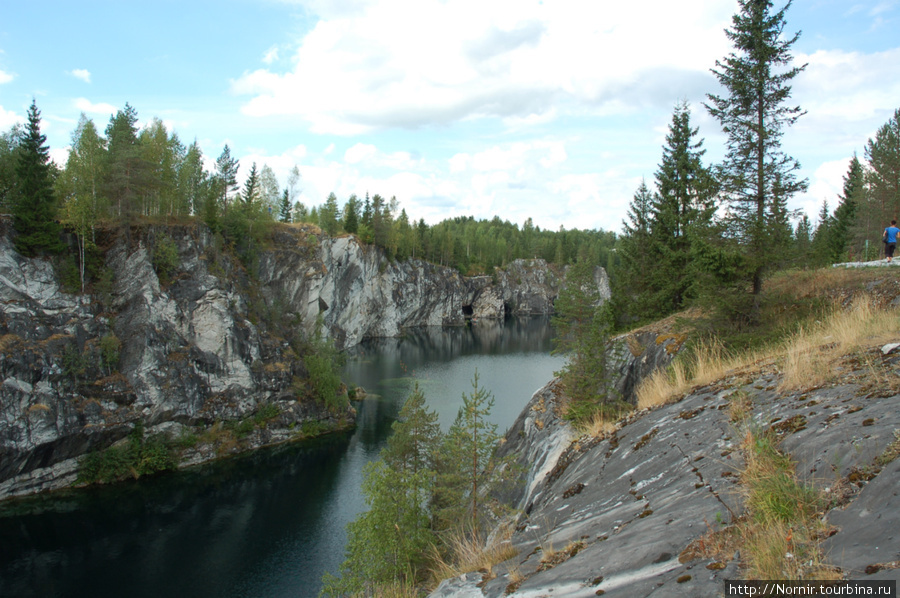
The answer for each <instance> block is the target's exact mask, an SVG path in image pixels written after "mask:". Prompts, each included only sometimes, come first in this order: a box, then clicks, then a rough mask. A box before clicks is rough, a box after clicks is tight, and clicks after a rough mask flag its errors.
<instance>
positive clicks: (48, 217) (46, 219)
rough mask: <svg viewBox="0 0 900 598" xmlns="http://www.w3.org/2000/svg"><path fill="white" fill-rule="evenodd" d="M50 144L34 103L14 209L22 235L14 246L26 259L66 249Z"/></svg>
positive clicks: (20, 160) (18, 170)
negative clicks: (57, 203) (61, 227)
mask: <svg viewBox="0 0 900 598" xmlns="http://www.w3.org/2000/svg"><path fill="white" fill-rule="evenodd" d="M46 141H47V137H46V136H45V135H43V134H42V133H41V113H40V111H39V110H38V109H37V105H36V104H35V102H34V101H32V102H31V106H30V107H29V108H28V123H27V124H26V125H25V132H24V134H23V135H22V138H21V140H20V147H19V151H18V163H17V164H16V170H15V173H16V179H17V180H16V202H15V204H14V206H13V226H14V227H15V229H16V233H18V234H17V235H16V237H15V240H14V243H15V246H16V250H17V251H18V252H19V253H21V254H22V255H26V256H34V255H36V254H38V253H42V252H46V253H58V252H59V251H61V250H62V248H63V245H62V243H61V242H60V240H59V233H60V227H59V223H58V222H57V221H56V204H55V202H56V200H55V196H54V192H53V178H54V174H55V173H54V171H53V165H52V163H51V162H50V148H49V147H48V146H46V145H45V143H46Z"/></svg>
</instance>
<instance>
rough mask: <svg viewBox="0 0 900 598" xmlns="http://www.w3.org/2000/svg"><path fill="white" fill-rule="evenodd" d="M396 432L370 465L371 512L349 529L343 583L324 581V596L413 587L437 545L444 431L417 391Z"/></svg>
mask: <svg viewBox="0 0 900 598" xmlns="http://www.w3.org/2000/svg"><path fill="white" fill-rule="evenodd" d="M392 427H393V430H394V433H393V434H392V435H391V437H390V438H389V439H388V442H387V446H386V447H385V448H384V449H382V451H381V458H380V459H379V460H378V461H375V462H372V463H369V464H367V465H366V468H365V471H364V475H365V479H364V481H363V495H364V496H365V499H366V505H367V506H368V507H369V509H368V511H366V512H364V513H362V514H361V515H359V516H358V517H357V518H356V519H355V520H354V521H353V522H352V523H350V525H348V526H347V535H348V541H347V548H346V553H345V560H344V562H343V564H342V565H341V568H340V577H333V576H330V575H326V576H325V578H324V579H323V585H324V587H323V590H322V595H323V596H347V595H355V594H362V595H371V594H372V592H373V591H375V588H376V587H378V586H384V585H390V584H392V583H394V582H395V581H398V580H404V581H407V582H409V581H413V582H414V581H415V580H416V579H417V577H419V575H420V573H419V572H420V571H421V570H422V568H423V567H424V566H425V565H426V564H427V563H426V558H427V555H428V553H429V548H430V547H431V546H433V545H434V544H435V543H436V542H437V536H436V534H435V532H434V531H433V530H432V528H431V525H430V517H429V513H430V511H429V498H430V496H431V490H432V484H433V480H434V475H435V471H434V467H435V463H434V458H435V453H436V449H437V447H438V446H439V442H440V429H439V428H438V425H437V414H436V413H435V412H433V411H430V410H428V409H427V408H426V407H425V397H424V395H423V394H422V391H421V390H420V389H419V387H418V385H416V387H415V389H414V390H413V392H412V394H411V395H410V396H409V398H407V400H406V402H405V403H404V405H403V408H402V410H401V411H400V417H399V419H398V420H397V421H396V422H394V424H393V426H392Z"/></svg>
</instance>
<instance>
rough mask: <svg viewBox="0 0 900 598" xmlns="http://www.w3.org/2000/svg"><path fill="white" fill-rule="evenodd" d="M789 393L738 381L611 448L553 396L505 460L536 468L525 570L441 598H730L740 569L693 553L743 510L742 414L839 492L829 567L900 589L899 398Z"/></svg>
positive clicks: (515, 433)
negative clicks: (897, 583) (563, 411)
mask: <svg viewBox="0 0 900 598" xmlns="http://www.w3.org/2000/svg"><path fill="white" fill-rule="evenodd" d="M657 338H659V337H657ZM677 341H678V339H677V338H674V339H666V340H665V341H664V342H662V343H660V344H657V343H656V340H655V339H652V338H651V337H648V338H647V339H646V340H645V341H644V342H643V343H642V346H643V347H644V348H645V350H646V351H647V353H645V354H644V355H645V357H646V358H647V362H646V363H649V362H650V361H652V360H653V359H654V358H657V357H658V358H661V359H665V358H664V357H663V355H662V354H661V353H663V354H670V351H666V350H665V349H663V350H660V349H659V347H670V348H672V349H674V347H672V345H671V343H672V342H676V343H677ZM635 352H637V351H635ZM871 353H872V354H871V358H872V359H882V358H884V356H882V355H881V352H880V351H873V352H871ZM653 354H656V355H655V356H654V355H653ZM892 355H893V357H887V358H886V359H887V360H888V361H887V363H889V367H891V368H892V369H893V373H894V374H898V373H900V357H898V356H897V354H896V353H892ZM640 359H641V358H640V357H639V358H637V361H640ZM625 361H626V362H628V361H631V363H630V364H628V363H625V364H624V369H622V370H620V371H631V372H634V371H636V368H635V367H633V366H635V362H634V360H628V359H626V360H625ZM859 367H861V368H864V367H865V366H863V365H861V366H859ZM779 381H780V374H779V372H778V371H777V369H776V368H775V367H774V366H767V367H762V368H761V369H760V370H758V371H757V372H756V373H755V374H753V375H752V376H748V375H747V374H746V373H745V374H742V375H739V376H734V377H732V378H726V379H724V380H720V381H719V382H717V383H715V384H714V385H712V386H708V387H701V388H696V389H694V390H693V391H692V392H690V393H689V394H688V395H687V396H685V397H684V398H683V399H682V400H681V401H679V402H677V403H673V404H668V405H665V406H662V407H659V408H657V409H654V410H650V411H645V412H642V413H638V414H636V415H634V416H632V417H630V418H629V419H627V420H626V421H625V422H624V423H622V424H621V425H620V427H619V428H618V429H617V430H616V431H615V432H614V433H612V434H610V435H608V436H606V437H600V438H591V437H578V435H577V434H576V433H575V432H574V431H573V430H572V429H571V428H570V427H569V426H568V425H567V424H566V423H565V422H564V421H562V420H560V419H559V417H558V415H557V413H558V409H559V400H560V399H559V396H558V392H557V389H556V385H555V383H553V382H552V383H550V384H549V385H548V386H547V387H545V388H544V389H542V390H540V391H538V392H537V393H536V394H535V396H534V397H533V398H532V400H531V402H530V403H529V404H528V405H527V406H526V408H525V411H524V412H523V413H522V415H521V416H520V418H519V421H518V422H517V423H516V424H515V426H514V427H513V428H512V429H511V430H510V433H509V434H508V436H507V441H506V444H507V445H508V446H504V450H505V451H506V452H507V453H508V454H511V455H521V462H522V463H524V464H527V465H529V466H530V469H529V471H528V475H527V477H526V479H525V483H524V484H523V486H522V487H521V488H520V490H519V492H520V493H519V494H518V495H517V496H516V497H513V498H518V505H519V509H520V511H521V515H520V516H519V518H518V520H517V522H516V524H517V527H516V531H515V532H514V533H513V536H512V539H511V542H512V544H513V545H514V546H515V548H516V549H517V551H518V555H519V556H517V557H515V558H513V559H510V560H509V561H507V562H505V563H503V564H501V565H499V566H496V567H494V570H493V573H494V574H496V576H495V577H492V578H490V579H488V578H484V577H483V576H482V575H481V574H478V573H470V574H467V575H463V576H460V577H457V578H454V579H451V580H446V581H445V582H444V583H442V585H441V586H440V587H439V588H438V590H436V591H435V592H434V593H433V594H432V596H435V597H437V596H441V597H449V596H467V597H472V596H476V597H483V596H489V597H500V596H504V595H511V596H523V597H537V596H569V597H579V596H583V597H585V598H586V597H588V596H595V595H599V594H601V593H602V594H603V595H604V596H622V597H641V596H718V595H725V586H724V580H726V579H738V578H740V571H739V562H738V559H737V555H735V557H734V558H731V559H726V560H725V561H724V562H715V563H714V562H713V561H712V558H711V557H710V558H705V559H704V558H702V557H699V556H697V555H696V553H692V552H685V549H686V548H687V547H688V546H689V545H690V544H691V543H692V542H693V541H695V540H697V539H698V538H700V537H701V536H702V535H703V534H704V533H706V532H707V531H709V530H711V529H721V528H722V527H723V526H724V525H725V524H727V523H728V522H730V521H732V519H733V517H735V516H736V515H739V514H740V513H741V512H742V510H743V503H742V500H743V499H742V494H741V491H740V488H739V483H738V481H739V472H740V470H741V468H742V465H743V460H742V457H741V452H740V450H739V447H740V443H741V441H742V437H741V432H740V430H739V426H738V425H737V424H736V423H735V422H734V421H732V420H733V417H734V412H733V411H732V409H733V407H732V403H733V402H734V401H735V400H739V401H741V404H742V405H745V409H748V410H749V414H750V417H751V418H752V421H755V422H757V423H758V425H759V426H761V427H762V428H763V429H764V428H770V429H771V431H772V432H773V433H775V434H777V435H778V437H779V438H780V439H781V442H780V448H781V450H783V451H785V452H787V453H789V454H790V455H791V456H792V458H793V459H794V460H795V462H796V464H797V465H796V470H797V472H798V474H799V476H800V477H801V479H803V480H804V481H806V482H809V483H813V484H815V485H817V486H819V487H820V488H829V489H831V490H832V492H834V490H835V489H837V488H839V489H841V492H840V495H839V496H837V497H836V496H835V495H834V494H832V495H831V496H832V497H833V498H834V499H835V500H834V502H836V503H839V504H840V505H841V506H839V507H836V508H831V510H830V512H828V513H827V520H828V522H829V523H830V524H831V525H833V526H835V527H834V529H835V530H836V533H835V534H834V535H833V536H832V537H830V538H829V539H828V540H827V541H826V542H825V550H826V559H827V560H828V561H829V562H830V563H831V564H833V565H835V566H837V567H839V568H840V569H841V570H842V571H843V573H844V574H845V576H846V577H848V578H850V579H861V578H864V579H872V580H876V579H881V580H892V579H897V571H896V568H897V563H898V561H900V535H898V533H897V529H898V527H897V526H898V522H900V521H898V515H897V513H898V512H900V510H898V508H900V476H898V475H897V474H898V472H900V470H898V463H900V459H896V458H895V459H894V460H893V461H890V462H888V463H887V464H886V465H884V466H883V468H882V467H881V463H883V462H884V460H885V457H884V455H893V454H895V453H896V452H900V412H898V410H897V405H898V402H900V394H897V386H896V385H894V386H893V390H891V389H890V388H888V387H886V386H885V385H883V384H882V385H872V384H870V383H868V382H865V381H864V382H862V383H857V382H855V381H854V375H853V373H852V372H851V373H849V375H848V376H846V377H844V378H842V380H841V381H840V382H838V383H836V384H835V385H833V386H829V387H823V388H818V389H812V390H807V391H804V392H795V393H781V392H779V391H778V390H777V387H778V383H779ZM621 386H627V384H624V383H623V384H621ZM880 455H881V461H879V459H878V458H879V456H880ZM879 470H880V473H879ZM876 474H877V475H876ZM838 498H839V499H840V500H838Z"/></svg>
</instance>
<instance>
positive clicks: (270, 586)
mask: <svg viewBox="0 0 900 598" xmlns="http://www.w3.org/2000/svg"><path fill="white" fill-rule="evenodd" d="M550 339H551V331H550V327H549V326H548V324H547V321H546V320H544V319H521V320H509V321H507V322H505V323H504V324H497V323H492V322H479V323H478V324H477V325H475V326H474V327H472V328H453V329H440V328H435V329H421V330H415V331H412V332H410V333H409V334H408V335H407V336H406V337H404V338H402V339H382V340H377V341H370V342H366V343H364V344H363V345H361V346H359V347H357V348H356V349H355V350H354V351H352V352H351V354H350V355H349V356H348V362H347V365H346V367H345V374H344V377H345V379H346V380H348V381H350V382H353V383H355V384H359V385H362V386H363V387H365V388H366V389H368V391H369V392H370V396H369V398H367V399H366V400H364V401H361V402H359V403H358V404H357V405H356V408H357V410H358V427H357V429H356V430H355V431H354V432H352V433H347V434H342V435H334V436H330V437H327V438H324V439H318V440H315V441H311V442H305V443H299V444H292V445H287V446H281V447H275V448H272V449H265V450H262V451H258V452H257V453H255V454H253V455H248V456H243V457H238V458H233V459H228V460H226V461H222V462H219V463H214V464H211V465H207V466H205V467H202V468H197V469H193V470H190V471H184V472H178V473H173V474H167V475H162V476H158V477H156V478H150V479H142V480H138V481H136V482H130V483H123V484H119V485H116V486H113V487H102V488H93V489H88V490H81V491H72V492H65V493H54V494H52V495H50V496H47V497H41V498H39V499H30V500H26V501H16V502H14V503H11V504H10V503H7V504H5V505H3V506H2V507H0V596H4V597H6V596H41V597H44V596H47V597H53V596H60V597H63V596H65V597H68V596H79V597H80V596H84V597H91V598H99V597H104V596H110V597H112V596H115V597H119V596H127V597H140V596H147V597H150V596H153V597H162V596H165V597H181V596H185V597H192V596H197V597H217V598H218V597H244V596H246V597H261V598H262V597H282V596H283V597H288V596H290V597H303V596H316V595H317V594H318V591H319V587H320V580H321V577H322V574H323V573H324V572H325V571H331V572H336V570H337V567H338V566H339V564H340V562H341V561H342V559H343V550H344V543H345V539H346V538H345V533H344V529H345V527H346V525H347V523H348V522H349V521H351V520H352V519H353V518H354V517H355V516H356V515H357V514H358V513H359V512H360V511H362V510H363V509H364V508H365V504H364V503H363V500H362V496H361V493H360V490H359V489H360V484H361V481H362V469H363V466H364V465H365V463H367V462H368V461H370V460H372V459H374V458H376V457H377V455H378V451H379V450H381V447H382V446H383V445H384V442H385V440H386V438H387V436H388V434H389V433H390V425H391V423H392V422H393V421H394V420H395V419H396V417H397V414H398V412H399V410H400V407H401V406H402V404H403V401H404V400H405V398H406V396H407V395H408V393H409V390H410V388H411V387H412V384H413V382H414V381H418V382H419V385H420V387H421V388H423V390H424V391H425V393H426V397H427V399H428V403H429V405H430V407H431V408H432V409H434V410H436V411H437V412H438V414H439V415H440V420H441V423H442V425H443V427H444V428H445V429H446V427H447V426H448V425H449V424H450V422H451V421H452V419H453V417H454V416H455V415H456V411H457V410H458V408H459V406H460V405H461V403H462V393H463V392H468V391H470V390H471V381H472V376H473V374H474V372H475V370H476V368H477V370H478V372H479V376H480V383H481V385H482V386H484V387H486V388H488V389H490V390H491V391H492V392H493V393H494V396H495V398H496V403H495V407H494V411H493V416H492V417H493V420H494V421H495V422H496V423H497V424H498V425H499V427H500V431H503V430H504V429H505V428H507V427H508V426H509V425H511V424H512V422H513V420H514V419H515V418H516V416H517V415H518V414H519V412H520V411H521V409H522V407H523V406H524V405H525V403H526V402H527V401H528V399H529V398H530V397H531V394H532V393H533V392H534V391H535V390H536V389H537V388H539V387H540V386H541V385H543V384H544V383H545V382H547V381H548V380H549V379H550V378H551V377H552V375H553V371H554V370H556V369H559V367H560V366H561V365H562V361H561V360H560V359H559V358H556V357H551V356H550V355H549V350H550Z"/></svg>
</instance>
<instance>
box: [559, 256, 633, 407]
mask: <svg viewBox="0 0 900 598" xmlns="http://www.w3.org/2000/svg"><path fill="white" fill-rule="evenodd" d="M555 308H556V315H555V316H554V318H553V324H554V328H555V329H556V332H557V337H556V339H554V342H555V345H556V348H555V349H554V352H558V353H565V354H566V355H567V357H568V359H567V361H566V364H565V366H563V369H562V370H561V371H560V372H558V375H559V376H560V377H561V378H562V383H563V386H564V387H565V389H566V396H567V397H568V399H569V404H568V407H567V417H569V418H570V419H571V420H573V421H575V422H583V421H587V420H589V419H590V418H591V417H592V416H593V415H594V414H595V413H596V412H598V411H608V410H610V409H618V405H617V403H618V396H616V394H615V393H614V391H613V389H612V388H610V386H609V375H608V374H607V363H606V344H607V341H608V339H609V332H610V330H611V328H612V321H613V312H612V307H611V306H610V304H609V303H603V302H602V299H601V297H600V291H599V288H598V287H597V282H596V281H595V279H594V267H593V266H591V265H590V264H589V263H587V262H579V263H577V264H575V265H574V266H572V267H570V268H569V270H568V272H567V273H566V279H565V282H564V284H563V287H562V289H561V290H560V292H559V297H558V298H557V300H556V304H555ZM612 406H615V407H612Z"/></svg>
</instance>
